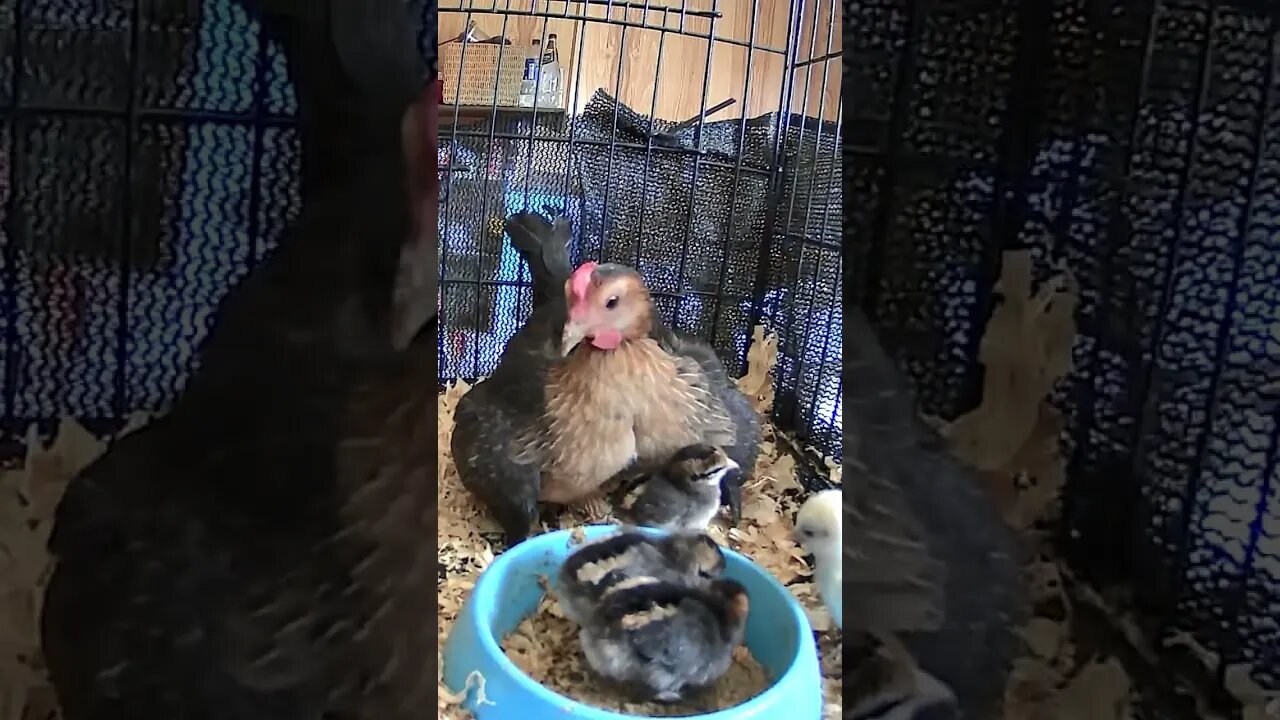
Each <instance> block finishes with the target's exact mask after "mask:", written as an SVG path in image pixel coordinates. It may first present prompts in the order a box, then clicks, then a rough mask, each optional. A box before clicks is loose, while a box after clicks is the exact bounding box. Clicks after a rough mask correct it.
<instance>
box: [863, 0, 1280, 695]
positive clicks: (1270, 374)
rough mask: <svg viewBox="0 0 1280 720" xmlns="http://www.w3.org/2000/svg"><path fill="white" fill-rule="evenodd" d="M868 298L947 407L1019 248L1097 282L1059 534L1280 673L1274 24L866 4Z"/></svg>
mask: <svg viewBox="0 0 1280 720" xmlns="http://www.w3.org/2000/svg"><path fill="white" fill-rule="evenodd" d="M848 11H849V13H850V18H849V19H850V20H851V25H852V28H853V29H852V40H851V47H850V48H849V49H850V51H851V52H850V55H851V58H850V62H851V65H852V66H853V67H854V68H856V69H855V70H854V74H853V76H852V78H851V80H852V82H851V85H852V87H851V88H850V89H849V92H851V93H852V95H853V97H854V101H853V103H852V107H854V108H855V111H854V112H856V113H857V116H856V117H854V118H853V121H852V123H853V127H854V136H853V138H852V141H853V143H852V144H853V145H854V149H853V150H852V151H851V152H852V155H851V156H850V172H851V173H852V175H853V177H852V178H851V181H850V188H851V192H852V195H851V198H850V199H851V204H852V205H853V206H855V207H859V206H861V207H868V208H874V210H870V211H866V212H863V213H862V214H860V215H859V214H858V213H855V215H854V219H853V223H852V226H851V233H852V237H853V241H854V243H855V244H856V248H855V251H854V257H855V263H856V272H855V273H854V277H855V279H856V280H855V284H856V285H857V287H856V288H855V290H856V293H857V295H858V297H859V300H860V302H861V303H862V304H863V305H864V306H865V307H866V308H867V309H868V311H869V313H870V314H871V315H872V316H873V317H874V318H875V319H876V321H877V324H878V325H879V326H880V327H881V328H882V329H883V330H884V331H885V337H886V339H887V340H889V342H890V344H892V345H894V346H895V348H896V349H897V351H898V352H899V354H900V355H901V357H902V359H903V361H904V365H905V366H906V367H907V368H908V369H909V370H910V372H911V375H912V376H913V379H914V381H915V384H916V385H917V387H918V388H919V389H920V391H921V396H922V398H923V399H924V401H925V405H926V409H927V410H928V411H929V412H933V413H937V414H940V415H944V416H955V415H957V414H959V413H961V412H963V411H965V410H967V409H969V408H971V407H972V406H973V405H974V404H975V402H976V399H977V396H978V394H979V393H980V391H981V388H980V387H979V386H978V385H979V383H978V377H979V374H978V372H977V371H978V369H979V368H978V367H977V365H976V349H977V342H978V341H979V339H980V337H981V331H982V328H983V326H984V323H985V318H986V317H987V315H988V313H989V311H990V308H991V307H993V304H994V303H996V302H999V300H1000V299H999V297H998V295H997V294H996V293H995V292H994V288H993V283H994V280H995V278H996V277H997V276H998V271H999V265H1000V259H1001V254H1002V252H1003V251H1005V250H1010V249H1029V250H1030V251H1031V252H1032V256H1033V258H1034V264H1035V270H1036V280H1037V282H1041V281H1045V280H1047V279H1048V278H1049V277H1050V276H1051V275H1053V274H1054V273H1056V272H1058V271H1059V270H1060V269H1061V268H1065V269H1067V270H1068V271H1069V272H1070V273H1071V274H1072V276H1073V277H1074V278H1075V279H1076V281H1077V282H1078V284H1079V288H1080V292H1079V303H1080V304H1079V306H1078V312H1077V316H1078V324H1079V330H1078V336H1077V339H1076V342H1075V346H1074V349H1073V357H1072V362H1073V369H1072V371H1071V372H1070V374H1069V375H1068V377H1067V378H1066V379H1065V380H1064V382H1063V383H1062V384H1061V387H1060V388H1059V390H1058V392H1057V394H1056V397H1055V400H1054V402H1055V404H1056V406H1057V407H1058V408H1059V409H1060V410H1061V412H1062V414H1063V416H1064V418H1065V420H1066V430H1065V431H1064V433H1063V437H1062V441H1063V443H1062V444H1063V446H1064V451H1065V456H1064V457H1065V459H1066V462H1067V474H1068V483H1067V486H1066V489H1065V491H1064V495H1063V520H1064V532H1063V536H1064V537H1063V543H1064V546H1065V548H1066V549H1067V551H1068V554H1069V559H1070V560H1071V561H1072V564H1073V565H1074V566H1075V567H1076V569H1077V570H1078V571H1080V572H1082V573H1084V574H1085V575H1086V576H1087V577H1088V578H1089V579H1090V580H1092V581H1094V582H1097V583H1099V584H1101V585H1104V586H1109V585H1111V584H1114V583H1121V582H1126V581H1128V582H1130V590H1131V592H1132V595H1133V597H1134V602H1133V609H1134V611H1135V612H1136V613H1137V617H1138V618H1139V619H1140V621H1141V622H1142V623H1143V624H1144V625H1145V626H1146V627H1147V629H1148V630H1149V631H1150V633H1151V635H1152V637H1153V638H1154V639H1155V640H1156V641H1157V644H1161V643H1163V642H1165V641H1166V640H1170V639H1176V638H1180V637H1181V638H1193V639H1194V641H1195V642H1196V643H1198V644H1199V645H1201V646H1202V647H1204V648H1205V649H1207V650H1208V651H1209V653H1210V654H1211V655H1212V656H1213V657H1215V658H1216V659H1215V660H1214V661H1213V662H1212V663H1210V665H1209V667H1207V668H1206V670H1207V674H1208V676H1209V677H1211V678H1216V680H1217V681H1218V682H1221V681H1222V680H1223V678H1224V677H1225V675H1226V671H1227V669H1228V668H1229V667H1231V666H1233V665H1241V666H1243V667H1244V668H1245V669H1246V670H1247V673H1246V674H1248V675H1250V676H1251V677H1252V679H1253V680H1254V681H1255V682H1257V683H1258V684H1260V685H1262V686H1263V687H1265V688H1270V689H1273V690H1274V689H1277V688H1280V663H1278V662H1277V661H1278V660H1280V657H1278V653H1280V641H1278V640H1280V626H1278V625H1277V622H1278V621H1277V618H1280V544H1277V543H1278V542H1280V541H1277V538H1280V500H1278V499H1277V493H1278V490H1277V488H1280V483H1278V482H1277V479H1278V478H1280V470H1277V463H1276V454H1277V447H1280V425H1277V422H1276V419H1277V417H1278V416H1277V408H1280V404H1277V394H1276V387H1275V386H1274V377H1275V375H1274V373H1275V368H1276V360H1277V359H1278V358H1280V342H1277V340H1276V337H1275V336H1274V328H1275V327H1276V325H1275V322H1276V320H1275V318H1276V317H1278V316H1280V315H1278V314H1277V313H1278V312H1280V310H1278V308H1280V294H1278V293H1280V290H1277V288H1280V284H1277V283H1276V280H1275V278H1276V272H1277V268H1280V254H1277V246H1276V238H1278V237H1280V142H1278V141H1277V138H1280V127H1277V122H1280V75H1277V73H1276V67H1277V58H1278V57H1280V54H1278V51H1277V39H1278V38H1280V19H1278V16H1277V14H1276V12H1275V8H1274V6H1270V5H1266V4H1259V3H1252V2H1229V1H1226V0H1224V1H1222V2H1214V1H1213V0H1145V1H1143V2H1120V1H1118V0H1117V1H1115V2H1110V1H1106V2H1089V1H1086V0H1053V1H1052V2H1046V3H1017V2H1012V1H1009V2H971V1H968V0H934V1H931V2H923V1H919V2H911V3H901V2H878V1H875V0H857V1H855V2H853V3H851V5H850V7H849V8H848Z"/></svg>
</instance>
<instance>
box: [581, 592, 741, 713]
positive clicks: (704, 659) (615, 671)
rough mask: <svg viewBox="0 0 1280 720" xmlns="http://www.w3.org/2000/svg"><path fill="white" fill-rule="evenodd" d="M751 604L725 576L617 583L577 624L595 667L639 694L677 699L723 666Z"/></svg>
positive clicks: (717, 673)
mask: <svg viewBox="0 0 1280 720" xmlns="http://www.w3.org/2000/svg"><path fill="white" fill-rule="evenodd" d="M749 608H750V603H749V602H748V600H747V591H746V589H745V588H743V587H742V585H739V584H738V583H736V582H734V581H733V580H728V579H717V580H712V581H711V582H710V583H708V584H707V585H706V586H705V587H692V588H691V587H685V586H681V585H677V584H674V583H667V582H658V583H646V584H642V585H638V586H636V587H633V588H630V589H627V590H619V591H616V592H612V593H609V594H608V595H606V596H605V597H604V598H603V599H602V602H601V604H600V608H599V610H598V612H597V613H596V615H595V616H594V617H593V618H592V619H591V622H590V623H588V624H587V625H585V626H583V628H582V635H581V641H582V652H583V654H584V655H585V656H586V658H587V664H588V665H590V666H591V668H592V669H593V670H595V671H596V673H597V674H599V675H600V676H601V677H603V678H605V679H606V680H609V681H612V682H614V683H617V684H619V685H620V686H622V687H624V688H626V689H628V690H629V691H630V692H631V693H632V694H633V695H635V697H636V698H637V699H642V700H657V701H659V702H676V701H678V700H680V699H682V698H683V697H684V695H685V693H687V692H689V691H695V690H698V689H701V688H704V687H706V686H708V685H710V684H711V683H713V682H715V681H716V680H717V679H719V677H720V676H721V675H723V674H724V673H725V672H726V671H728V669H729V665H730V663H732V662H733V650H734V648H736V647H737V646H738V645H739V644H741V642H742V636H743V631H744V629H745V627H746V621H747V612H748V610H749Z"/></svg>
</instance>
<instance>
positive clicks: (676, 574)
mask: <svg viewBox="0 0 1280 720" xmlns="http://www.w3.org/2000/svg"><path fill="white" fill-rule="evenodd" d="M722 572H724V554H723V553H722V552H721V551H720V546H719V545H717V544H716V541H715V540H713V539H711V537H710V536H708V535H705V534H701V533H699V534H672V535H666V536H663V537H656V538H655V537H649V536H647V535H645V534H643V533H640V532H635V531H627V532H622V533H619V534H617V535H610V536H609V537H606V538H603V539H601V540H596V541H593V542H589V543H586V544H585V545H583V546H582V547H580V548H578V549H577V550H575V551H574V552H573V553H572V554H571V555H569V557H567V558H565V561H564V563H563V564H561V566H560V578H559V585H558V589H557V593H558V596H559V600H560V609H561V610H563V611H564V614H565V617H567V618H569V619H570V620H573V621H574V622H576V623H578V624H579V625H582V624H584V623H585V622H586V621H587V619H588V618H589V617H590V616H591V613H592V612H593V611H594V610H595V609H596V608H597V606H598V605H599V603H600V601H601V599H602V596H603V595H604V594H605V591H606V590H608V589H610V588H615V587H630V585H622V586H620V585H619V584H620V583H624V582H628V581H629V580H630V579H632V578H645V577H647V578H653V579H655V581H658V580H661V581H664V582H670V583H676V584H683V585H690V586H694V585H699V584H705V583H706V582H708V581H710V580H713V579H715V578H718V577H720V574H721V573H722Z"/></svg>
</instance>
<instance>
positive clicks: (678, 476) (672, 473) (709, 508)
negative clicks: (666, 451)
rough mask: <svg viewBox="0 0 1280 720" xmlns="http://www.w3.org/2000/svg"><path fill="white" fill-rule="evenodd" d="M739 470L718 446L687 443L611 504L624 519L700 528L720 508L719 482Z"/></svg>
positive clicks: (674, 528) (661, 526)
mask: <svg viewBox="0 0 1280 720" xmlns="http://www.w3.org/2000/svg"><path fill="white" fill-rule="evenodd" d="M737 472H739V468H738V463H736V462H734V461H733V460H732V459H731V458H730V457H729V456H728V454H726V453H725V451H724V450H723V449H722V448H718V447H713V446H711V445H705V444H697V445H689V446H687V447H685V448H683V449H681V450H680V451H679V452H677V453H676V454H675V455H673V456H672V457H671V460H670V461H669V462H668V463H667V466H666V468H664V469H663V470H661V471H658V472H655V473H653V474H651V475H649V476H648V477H645V478H644V479H642V480H640V481H639V482H638V483H636V484H634V485H633V486H631V487H630V488H628V489H627V491H626V492H625V493H624V494H623V495H622V497H621V499H620V500H619V501H618V502H617V503H616V504H615V508H614V510H615V512H616V513H617V514H618V517H619V518H621V519H622V520H623V521H624V522H627V523H630V524H633V525H645V526H648V527H655V528H659V529H661V530H667V531H671V532H677V531H689V532H702V531H704V530H706V529H707V525H708V524H709V523H710V522H711V519H712V518H714V517H715V516H716V513H717V512H718V511H719V510H720V495H721V486H722V484H723V482H724V481H725V479H726V478H728V477H729V476H730V475H731V474H733V473H737Z"/></svg>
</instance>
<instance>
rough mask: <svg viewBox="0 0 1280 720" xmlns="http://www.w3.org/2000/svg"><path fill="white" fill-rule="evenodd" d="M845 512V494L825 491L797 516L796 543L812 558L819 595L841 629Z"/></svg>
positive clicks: (811, 498)
mask: <svg viewBox="0 0 1280 720" xmlns="http://www.w3.org/2000/svg"><path fill="white" fill-rule="evenodd" d="M843 510H844V494H843V493H841V492H840V491H839V490H824V491H823V492H820V493H817V494H816V495H814V496H812V497H810V498H809V499H808V500H806V501H805V503H804V505H802V506H800V512H799V513H797V514H796V540H797V542H799V543H800V545H802V546H803V547H804V549H805V551H806V552H808V553H809V554H811V555H813V560H814V564H815V565H816V566H817V567H816V568H815V573H814V574H815V576H816V579H817V582H818V593H819V594H820V595H822V601H823V602H824V603H826V605H827V610H828V611H829V612H830V613H831V619H832V620H834V621H835V623H836V625H837V626H839V627H841V628H843V627H844V623H843V617H842V615H843V613H842V607H843V602H842V599H843V596H844V590H843V588H842V586H841V584H842V580H843V577H844V575H843V572H842V570H841V568H842V550H843V547H844V536H843V534H842V532H841V528H842V524H841V519H842V518H843Z"/></svg>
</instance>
